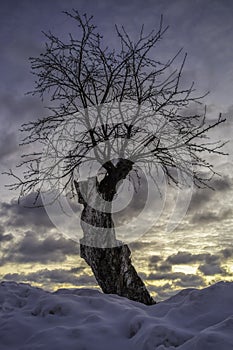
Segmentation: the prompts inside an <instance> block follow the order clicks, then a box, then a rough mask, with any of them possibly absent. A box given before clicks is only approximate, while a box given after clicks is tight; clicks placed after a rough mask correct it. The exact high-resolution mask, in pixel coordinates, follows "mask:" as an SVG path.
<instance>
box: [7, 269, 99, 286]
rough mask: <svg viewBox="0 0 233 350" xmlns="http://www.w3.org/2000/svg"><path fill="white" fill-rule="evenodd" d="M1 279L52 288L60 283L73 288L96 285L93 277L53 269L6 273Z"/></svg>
mask: <svg viewBox="0 0 233 350" xmlns="http://www.w3.org/2000/svg"><path fill="white" fill-rule="evenodd" d="M81 271H82V269H80V272H81ZM3 279H5V280H14V281H20V282H35V283H41V284H43V285H46V286H48V285H51V286H52V285H53V284H60V283H69V284H73V285H75V286H82V285H95V284H96V281H95V279H94V277H93V276H89V275H80V276H76V275H75V274H74V273H73V272H72V270H65V269H55V270H49V269H43V270H39V271H36V272H31V273H28V274H25V273H22V274H18V273H8V274H6V275H5V276H3Z"/></svg>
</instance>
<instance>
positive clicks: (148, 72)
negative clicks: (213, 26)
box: [10, 10, 224, 305]
mask: <svg viewBox="0 0 233 350" xmlns="http://www.w3.org/2000/svg"><path fill="white" fill-rule="evenodd" d="M66 15H67V16H69V17H70V19H71V20H74V21H75V23H76V24H77V27H78V29H79V32H78V34H77V36H75V37H74V36H73V35H71V34H69V37H68V39H67V40H66V41H65V40H61V39H60V38H58V37H56V36H55V35H53V34H52V33H45V36H46V39H47V42H46V46H45V50H44V52H43V53H41V55H40V56H38V57H36V58H31V64H32V69H33V72H34V74H35V76H36V78H37V80H36V86H35V90H34V91H33V94H39V95H40V96H41V98H43V97H44V94H45V93H48V94H49V95H50V98H51V101H52V102H53V106H52V107H50V112H51V113H50V115H49V116H46V117H44V118H42V119H39V120H37V121H33V122H30V123H27V124H24V125H23V126H22V131H23V132H24V133H26V137H25V138H24V140H23V142H22V144H23V145H29V146H30V147H33V145H34V144H35V145H36V147H38V144H40V145H42V146H43V147H44V146H46V145H47V152H46V159H45V153H44V151H43V150H38V149H37V148H36V151H33V152H29V153H28V154H25V155H24V157H23V159H22V163H21V164H20V166H21V167H23V168H24V169H25V167H26V170H25V172H24V176H23V177H22V178H20V177H18V176H17V175H15V173H13V172H12V171H10V175H12V176H14V177H15V178H16V182H15V183H14V184H12V185H11V188H20V189H21V196H25V195H27V194H28V193H31V192H35V193H37V196H39V194H40V192H41V191H42V189H43V186H44V184H45V183H53V186H54V188H56V189H59V190H58V191H56V196H55V197H54V198H53V200H58V199H59V196H61V195H62V194H64V193H65V191H67V189H71V191H73V193H75V190H76V192H77V194H78V199H79V203H81V204H82V205H83V212H82V216H81V225H82V229H83V233H84V236H83V238H82V239H81V241H80V248H81V257H83V258H84V259H85V261H86V262H87V263H88V264H89V265H90V266H91V268H92V270H93V273H94V275H95V277H96V279H97V281H98V283H99V285H100V286H101V288H102V290H103V291H104V292H105V293H116V294H118V295H121V296H126V297H128V298H130V299H132V300H136V301H139V302H143V303H145V304H149V305H150V304H153V303H154V301H153V299H152V298H151V297H150V295H149V293H148V291H147V289H146V287H145V285H144V283H143V282H142V280H141V278H140V277H139V276H138V274H137V272H136V271H135V269H134V267H133V266H132V264H131V260H130V254H131V253H130V250H129V247H128V246H127V245H126V244H124V242H120V241H119V240H117V239H116V236H115V227H114V222H113V218H112V211H111V209H112V202H113V199H114V198H115V196H116V194H117V191H118V188H119V184H121V183H122V182H123V181H124V179H126V178H128V179H129V180H130V181H134V187H135V190H136V187H137V186H138V184H139V183H140V178H141V176H142V174H141V173H140V171H139V169H140V166H141V165H143V166H144V167H146V169H147V170H148V174H151V167H152V166H155V167H157V168H160V169H162V171H163V173H164V174H165V176H166V178H167V180H168V182H169V183H171V184H175V185H179V182H180V181H186V179H187V178H189V179H192V180H193V182H194V184H195V185H196V186H198V187H202V186H206V185H207V186H208V180H209V179H210V177H211V176H212V175H213V174H214V169H213V165H212V164H210V163H208V162H207V161H206V159H205V157H204V156H205V154H206V153H216V154H222V151H221V147H222V146H223V143H221V142H217V143H213V142H210V141H208V140H206V139H207V138H208V137H207V136H208V132H209V130H210V129H213V128H215V127H216V126H218V125H220V124H221V123H222V122H224V119H222V117H221V115H220V116H219V118H218V119H217V120H216V121H215V122H212V123H208V122H207V121H206V117H205V112H204V113H203V114H202V115H197V114H195V115H189V114H188V107H189V106H190V103H192V102H197V103H200V99H202V98H203V97H204V96H201V97H197V96H194V88H193V84H191V86H189V87H188V88H186V87H184V84H183V83H181V77H182V71H183V67H184V63H185V59H186V55H184V57H183V58H182V59H181V62H180V63H179V68H174V69H173V68H172V67H173V66H177V64H176V62H177V59H178V58H179V57H180V54H181V51H178V53H176V54H175V56H174V57H172V58H171V59H170V60H168V61H166V62H161V61H160V60H159V59H156V55H157V51H156V48H157V44H158V42H159V41H160V40H161V39H162V37H163V35H164V33H165V32H166V31H167V29H168V28H167V27H164V25H163V20H162V18H161V21H160V25H159V28H158V30H156V31H154V30H153V31H151V32H150V33H149V34H146V33H145V32H144V28H143V27H142V28H141V31H140V33H139V35H138V39H136V40H133V39H131V37H130V35H129V34H128V33H127V32H126V30H125V28H124V27H122V28H120V29H119V27H117V26H116V37H117V38H118V44H117V49H110V48H109V47H105V46H104V45H103V38H102V36H101V35H100V34H99V33H98V32H97V29H96V27H95V26H94V25H93V22H92V17H90V18H89V17H88V16H87V15H84V16H81V15H80V14H79V12H78V11H75V10H74V11H73V12H72V13H67V12H66ZM184 110H185V111H186V112H185V113H184V112H183V111H184ZM90 160H92V161H97V162H98V163H99V164H100V165H101V166H100V169H99V172H98V174H97V175H96V176H92V177H88V176H87V178H86V180H85V181H80V179H79V175H78V174H79V169H80V167H81V166H83V165H84V164H88V162H89V161H90ZM43 162H44V163H43ZM174 169H176V170H179V171H181V173H182V174H183V175H184V176H183V177H181V179H178V178H177V176H176V172H175V171H174ZM205 170H207V171H208V174H209V175H210V177H208V178H207V177H206V172H205ZM140 174H141V175H140ZM135 179H136V180H135ZM154 181H155V186H156V179H154Z"/></svg>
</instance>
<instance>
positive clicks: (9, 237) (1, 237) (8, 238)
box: [0, 232, 14, 244]
mask: <svg viewBox="0 0 233 350" xmlns="http://www.w3.org/2000/svg"><path fill="white" fill-rule="evenodd" d="M13 238H14V236H13V235H12V234H11V233H7V234H5V235H4V234H3V233H1V232H0V244H1V243H2V242H9V241H11V240H13Z"/></svg>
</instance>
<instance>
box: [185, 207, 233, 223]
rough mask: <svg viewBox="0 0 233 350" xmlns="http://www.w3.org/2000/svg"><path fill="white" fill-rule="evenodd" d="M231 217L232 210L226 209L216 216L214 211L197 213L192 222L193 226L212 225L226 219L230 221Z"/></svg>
mask: <svg viewBox="0 0 233 350" xmlns="http://www.w3.org/2000/svg"><path fill="white" fill-rule="evenodd" d="M229 217H232V209H225V210H222V211H220V213H218V214H216V213H215V212H212V211H207V212H203V211H202V212H198V213H196V214H195V215H194V216H193V217H192V219H191V222H192V223H193V224H204V225H205V224H211V223H213V222H216V221H217V222H220V221H223V220H225V219H228V218H229Z"/></svg>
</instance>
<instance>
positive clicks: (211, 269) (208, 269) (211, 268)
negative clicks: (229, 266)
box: [198, 262, 227, 276]
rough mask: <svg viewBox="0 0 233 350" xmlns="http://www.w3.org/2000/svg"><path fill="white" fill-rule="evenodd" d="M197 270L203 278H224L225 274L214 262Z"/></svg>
mask: <svg viewBox="0 0 233 350" xmlns="http://www.w3.org/2000/svg"><path fill="white" fill-rule="evenodd" d="M198 270H199V271H201V272H202V273H203V274H204V275H205V276H213V275H217V274H219V275H223V276H225V275H226V274H227V272H226V270H225V269H224V268H223V267H222V266H220V265H219V264H218V263H216V262H215V263H206V264H203V265H200V266H199V268H198Z"/></svg>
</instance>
